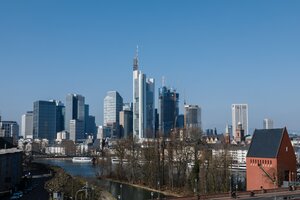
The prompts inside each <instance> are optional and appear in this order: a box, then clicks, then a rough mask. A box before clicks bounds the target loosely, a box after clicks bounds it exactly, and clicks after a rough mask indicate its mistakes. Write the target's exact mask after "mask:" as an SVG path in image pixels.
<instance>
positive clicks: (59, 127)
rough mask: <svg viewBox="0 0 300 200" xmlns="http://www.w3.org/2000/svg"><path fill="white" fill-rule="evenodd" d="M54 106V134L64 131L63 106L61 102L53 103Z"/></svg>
mask: <svg viewBox="0 0 300 200" xmlns="http://www.w3.org/2000/svg"><path fill="white" fill-rule="evenodd" d="M53 102H55V104H56V133H58V132H61V131H63V130H65V106H64V104H63V103H62V102H61V101H55V100H53Z"/></svg>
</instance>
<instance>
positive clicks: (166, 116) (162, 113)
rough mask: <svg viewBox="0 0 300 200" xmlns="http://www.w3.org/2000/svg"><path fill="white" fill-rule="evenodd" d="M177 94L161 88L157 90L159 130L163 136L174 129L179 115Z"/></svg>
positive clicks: (174, 91)
mask: <svg viewBox="0 0 300 200" xmlns="http://www.w3.org/2000/svg"><path fill="white" fill-rule="evenodd" d="M178 104H179V94H178V93H176V90H172V89H168V88H167V87H165V86H164V87H162V88H160V89H159V107H158V109H159V130H160V132H161V133H162V134H163V135H164V136H168V135H169V134H170V131H171V129H173V128H175V127H176V121H177V120H178V119H177V117H178V113H179V107H178Z"/></svg>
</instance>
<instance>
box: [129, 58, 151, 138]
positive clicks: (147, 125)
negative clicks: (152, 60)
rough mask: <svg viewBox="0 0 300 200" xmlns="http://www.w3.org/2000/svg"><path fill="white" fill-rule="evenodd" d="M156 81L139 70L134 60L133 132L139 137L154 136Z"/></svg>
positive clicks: (136, 60) (135, 59)
mask: <svg viewBox="0 0 300 200" xmlns="http://www.w3.org/2000/svg"><path fill="white" fill-rule="evenodd" d="M154 97H155V81H154V79H153V78H149V79H147V78H146V75H145V74H143V73H142V72H141V71H139V70H138V55H136V57H135V58H134V60H133V134H134V135H136V136H138V138H139V139H143V138H153V137H154V131H155V130H154V129H155V127H154V126H155V103H154V102H155V101H154V99H155V98H154Z"/></svg>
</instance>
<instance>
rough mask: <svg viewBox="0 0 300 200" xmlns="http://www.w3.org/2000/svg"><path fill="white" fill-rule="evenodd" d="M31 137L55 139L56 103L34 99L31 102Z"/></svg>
mask: <svg viewBox="0 0 300 200" xmlns="http://www.w3.org/2000/svg"><path fill="white" fill-rule="evenodd" d="M33 138H34V139H36V138H40V139H48V140H49V141H50V142H52V141H54V140H55V139H56V103H55V102H54V101H36V102H34V103H33Z"/></svg>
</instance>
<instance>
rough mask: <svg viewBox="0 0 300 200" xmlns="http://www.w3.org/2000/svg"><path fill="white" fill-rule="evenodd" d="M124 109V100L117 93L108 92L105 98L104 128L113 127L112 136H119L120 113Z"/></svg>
mask: <svg viewBox="0 0 300 200" xmlns="http://www.w3.org/2000/svg"><path fill="white" fill-rule="evenodd" d="M122 109H123V98H122V97H121V95H120V94H119V93H118V92H117V91H108V92H107V94H106V96H105V98H104V109H103V110H104V112H103V114H104V116H103V120H104V126H112V127H114V129H115V131H114V133H113V135H112V136H115V137H118V136H119V125H120V111H122Z"/></svg>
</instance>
